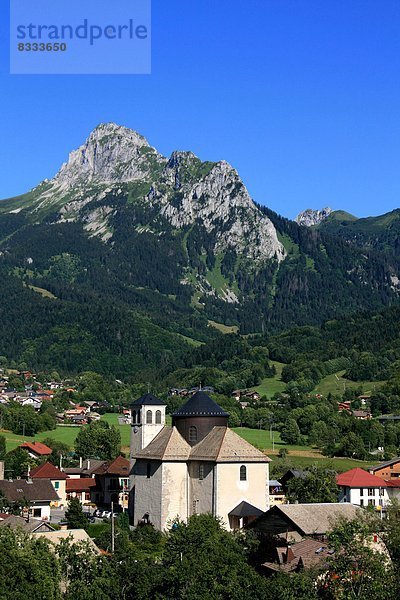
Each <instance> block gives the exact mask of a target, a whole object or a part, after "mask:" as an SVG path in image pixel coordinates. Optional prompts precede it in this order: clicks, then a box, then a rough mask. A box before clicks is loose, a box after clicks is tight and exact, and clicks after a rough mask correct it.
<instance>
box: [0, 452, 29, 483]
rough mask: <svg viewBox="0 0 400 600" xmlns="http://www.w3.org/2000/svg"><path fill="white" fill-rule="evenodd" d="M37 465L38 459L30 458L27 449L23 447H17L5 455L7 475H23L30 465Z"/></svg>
mask: <svg viewBox="0 0 400 600" xmlns="http://www.w3.org/2000/svg"><path fill="white" fill-rule="evenodd" d="M36 465H37V461H35V460H34V459H33V458H30V456H29V455H28V453H27V451H26V450H24V449H23V448H19V447H18V448H15V449H14V450H11V451H10V452H7V454H6V456H5V465H4V469H5V473H6V476H7V477H12V478H14V479H15V478H16V477H22V475H24V474H25V473H26V472H27V470H28V467H34V466H36Z"/></svg>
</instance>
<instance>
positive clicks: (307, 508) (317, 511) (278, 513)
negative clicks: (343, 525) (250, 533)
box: [249, 502, 360, 543]
mask: <svg viewBox="0 0 400 600" xmlns="http://www.w3.org/2000/svg"><path fill="white" fill-rule="evenodd" d="M359 511H360V509H359V508H358V507H357V506H353V505H352V504H340V503H335V502H326V503H315V504H280V505H276V506H272V507H271V508H270V510H268V511H267V512H265V513H264V514H263V515H262V516H261V517H259V518H258V519H256V521H254V522H253V523H252V524H251V525H250V526H249V528H250V529H254V530H255V531H256V532H257V533H259V534H264V535H267V536H275V537H277V538H281V539H282V541H284V542H286V543H293V542H300V541H302V540H303V539H306V538H312V539H315V540H318V541H320V542H321V541H325V539H326V534H327V532H328V531H330V530H331V529H332V526H333V524H334V523H335V522H336V521H337V520H338V519H343V518H344V519H348V520H351V519H354V518H355V517H356V516H357V514H358V513H359Z"/></svg>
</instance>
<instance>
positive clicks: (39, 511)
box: [33, 508, 42, 517]
mask: <svg viewBox="0 0 400 600" xmlns="http://www.w3.org/2000/svg"><path fill="white" fill-rule="evenodd" d="M33 516H34V517H41V516H42V509H41V508H34V509H33Z"/></svg>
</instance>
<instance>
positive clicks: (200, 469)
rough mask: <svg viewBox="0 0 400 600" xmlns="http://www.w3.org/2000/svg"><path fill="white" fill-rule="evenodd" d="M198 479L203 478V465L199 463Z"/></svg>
mask: <svg viewBox="0 0 400 600" xmlns="http://www.w3.org/2000/svg"><path fill="white" fill-rule="evenodd" d="M199 479H200V480H201V481H202V480H203V479H204V465H199Z"/></svg>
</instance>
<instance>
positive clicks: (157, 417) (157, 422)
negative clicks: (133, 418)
mask: <svg viewBox="0 0 400 600" xmlns="http://www.w3.org/2000/svg"><path fill="white" fill-rule="evenodd" d="M156 424H157V425H160V424H161V410H157V411H156Z"/></svg>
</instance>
